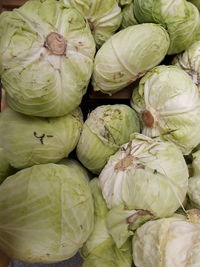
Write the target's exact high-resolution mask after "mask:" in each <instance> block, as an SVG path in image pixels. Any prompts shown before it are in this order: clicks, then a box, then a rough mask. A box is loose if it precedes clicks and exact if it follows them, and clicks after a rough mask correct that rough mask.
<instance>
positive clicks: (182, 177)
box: [99, 134, 189, 217]
mask: <svg viewBox="0 0 200 267" xmlns="http://www.w3.org/2000/svg"><path fill="white" fill-rule="evenodd" d="M132 138H133V140H132V141H130V142H129V143H127V144H125V145H123V146H122V147H121V148H120V149H119V151H118V152H116V153H115V154H114V155H113V156H111V157H110V159H109V161H108V163H107V164H106V165H105V167H104V168H103V170H102V172H101V173H100V176H99V179H100V186H101V189H102V193H103V196H104V198H105V200H106V203H107V206H108V208H115V207H117V206H119V205H123V207H124V209H128V210H146V211H148V212H150V213H151V214H152V215H153V216H155V217H166V216H170V215H172V214H173V213H174V212H175V211H176V210H177V209H178V208H179V207H180V206H181V204H182V202H183V201H184V199H185V196H186V192H187V187H188V176H189V175H188V168H187V165H186V162H185V160H184V157H183V155H182V153H181V151H180V150H179V149H178V148H177V147H176V146H175V145H174V144H173V143H170V142H164V141H160V140H155V139H151V138H149V137H147V136H144V135H141V134H134V135H133V137H132Z"/></svg>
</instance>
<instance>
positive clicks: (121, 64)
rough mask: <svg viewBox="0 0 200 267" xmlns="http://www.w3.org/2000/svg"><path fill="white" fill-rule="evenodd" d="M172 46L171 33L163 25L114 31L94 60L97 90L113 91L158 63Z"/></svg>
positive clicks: (137, 26) (111, 92) (140, 26)
mask: <svg viewBox="0 0 200 267" xmlns="http://www.w3.org/2000/svg"><path fill="white" fill-rule="evenodd" d="M168 48H169V36H168V34H167V32H166V31H165V29H164V28H163V27H161V26H160V25H156V24H151V23H146V24H141V25H134V26H130V27H128V28H126V29H124V30H121V31H120V32H118V33H116V34H114V35H113V36H112V37H111V38H110V39H109V40H108V41H107V42H105V44H104V45H103V46H102V47H101V48H100V49H99V51H98V52H97V54H96V57H95V61H94V72H93V80H92V84H93V86H94V90H95V91H98V90H100V91H102V92H103V93H107V94H113V93H115V92H117V91H119V90H121V89H122V88H124V87H126V86H127V85H129V84H131V83H132V82H133V81H135V80H137V79H138V78H139V77H141V76H143V75H144V74H145V73H146V72H147V71H148V70H149V69H151V68H153V67H154V66H156V65H157V64H159V63H160V62H161V61H162V60H163V58H164V57H165V55H166V54H167V50H168Z"/></svg>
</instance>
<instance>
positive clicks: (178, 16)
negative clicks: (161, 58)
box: [134, 0, 200, 55]
mask: <svg viewBox="0 0 200 267" xmlns="http://www.w3.org/2000/svg"><path fill="white" fill-rule="evenodd" d="M134 15H135V17H136V19H137V21H138V22H139V23H147V22H153V23H158V24H160V25H162V26H163V27H164V28H165V29H166V30H167V31H168V33H169V36H170V47H169V50H168V54H169V55H171V54H177V53H180V52H182V51H184V50H185V49H187V48H188V47H189V46H190V45H191V44H192V43H193V42H194V41H195V40H196V38H197V34H198V31H199V27H200V15H199V10H198V9H197V8H196V6H194V5H193V4H191V3H190V2H187V1H185V0H135V1H134Z"/></svg>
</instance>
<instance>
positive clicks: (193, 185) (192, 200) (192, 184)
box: [188, 150, 200, 209]
mask: <svg viewBox="0 0 200 267" xmlns="http://www.w3.org/2000/svg"><path fill="white" fill-rule="evenodd" d="M192 155H193V161H192V169H193V176H192V177H191V178H190V179H189V181H188V197H189V203H188V206H190V207H192V208H198V209H200V150H198V151H197V152H195V153H193V154H192Z"/></svg>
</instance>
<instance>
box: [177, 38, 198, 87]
mask: <svg viewBox="0 0 200 267" xmlns="http://www.w3.org/2000/svg"><path fill="white" fill-rule="evenodd" d="M172 63H173V64H174V65H176V66H178V67H180V68H182V69H183V70H184V71H186V72H187V73H188V74H189V75H190V76H191V77H192V80H193V82H194V83H195V84H196V85H198V87H199V89H200V41H197V42H195V43H193V44H192V45H191V46H190V47H189V48H188V49H187V50H185V51H184V52H183V53H182V54H179V55H177V56H175V57H174V59H173V62H172Z"/></svg>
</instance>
